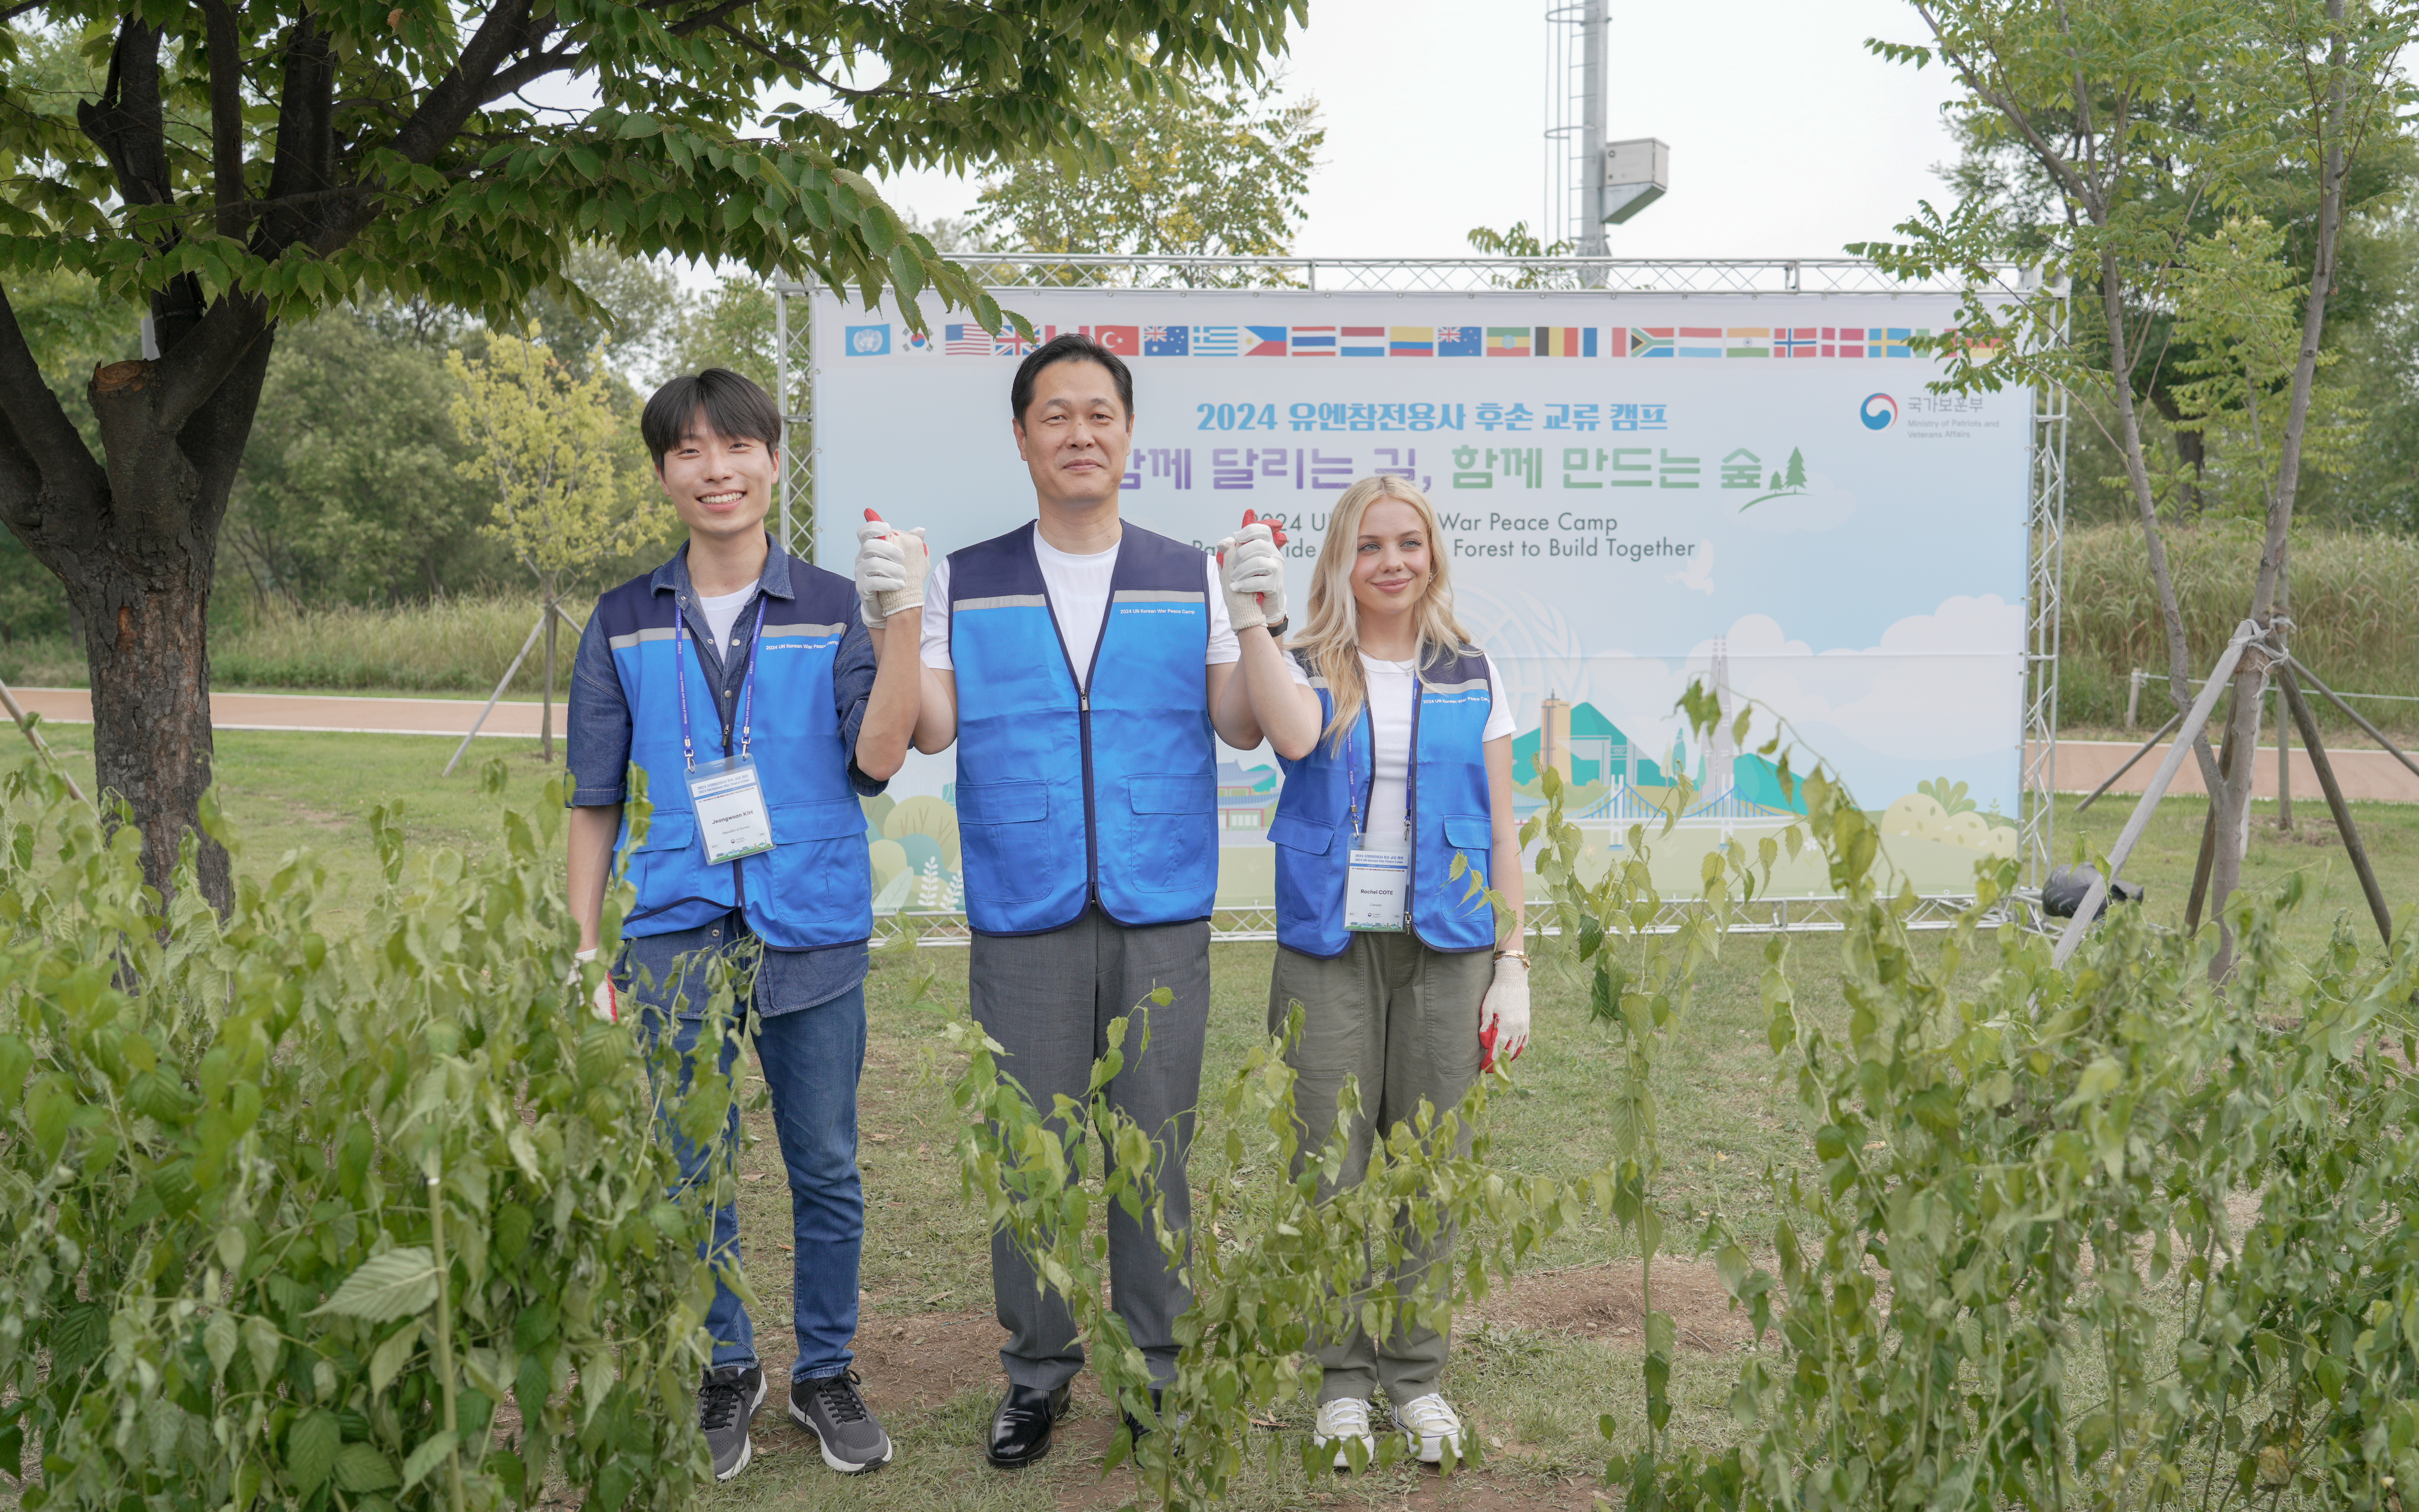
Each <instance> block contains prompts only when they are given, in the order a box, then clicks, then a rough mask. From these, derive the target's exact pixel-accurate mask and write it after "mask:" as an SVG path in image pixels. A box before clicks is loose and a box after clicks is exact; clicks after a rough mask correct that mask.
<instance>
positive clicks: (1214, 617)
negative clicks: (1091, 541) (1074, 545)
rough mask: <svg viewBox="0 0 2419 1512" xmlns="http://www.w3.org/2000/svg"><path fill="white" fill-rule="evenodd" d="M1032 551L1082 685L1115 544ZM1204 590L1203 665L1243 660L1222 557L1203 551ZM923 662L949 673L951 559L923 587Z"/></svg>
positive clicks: (1097, 638) (1042, 546)
mask: <svg viewBox="0 0 2419 1512" xmlns="http://www.w3.org/2000/svg"><path fill="white" fill-rule="evenodd" d="M1033 554H1034V555H1035V556H1036V557H1037V558H1039V559H1040V563H1041V584H1042V586H1043V587H1044V588H1046V589H1048V590H1049V591H1050V609H1051V612H1052V613H1054V614H1055V615H1056V616H1057V618H1058V640H1059V643H1060V644H1061V645H1063V646H1065V647H1066V648H1067V665H1069V666H1070V667H1072V668H1074V669H1075V686H1076V687H1084V686H1085V685H1086V682H1087V680H1088V679H1089V678H1090V676H1091V673H1092V652H1093V649H1094V648H1095V647H1097V646H1098V645H1099V644H1100V643H1101V623H1102V621H1103V620H1105V619H1107V618H1108V614H1109V579H1110V578H1111V577H1113V576H1114V575H1115V574H1116V572H1117V548H1116V547H1114V546H1113V547H1111V548H1108V549H1107V550H1106V551H1096V552H1094V553H1092V554H1091V555H1090V556H1075V555H1072V554H1071V553H1069V552H1065V551H1061V550H1059V549H1058V548H1056V547H1054V546H1052V545H1051V544H1050V543H1049V542H1047V541H1045V540H1043V539H1041V537H1040V532H1036V533H1035V535H1034V537H1033ZM1201 583H1202V589H1203V591H1204V592H1205V593H1207V594H1209V595H1210V654H1209V655H1208V656H1205V657H1203V658H1202V663H1201V664H1202V665H1203V666H1205V667H1224V666H1225V665H1226V664H1227V663H1229V662H1234V661H1240V660H1241V659H1242V656H1243V648H1242V647H1241V646H1240V645H1238V644H1236V642H1235V627H1234V625H1233V624H1232V623H1231V622H1230V621H1229V620H1228V619H1227V617H1226V595H1225V594H1224V593H1222V592H1220V590H1219V587H1218V559H1217V558H1216V557H1213V556H1211V555H1210V553H1208V552H1206V551H1205V552H1203V553H1202V554H1201ZM923 654H924V665H925V666H927V667H938V668H939V669H941V670H942V671H954V670H955V669H956V666H957V664H956V663H955V662H954V661H952V660H950V659H949V561H948V558H947V557H943V558H942V559H941V560H940V561H939V562H936V563H933V564H932V577H931V579H929V580H928V581H927V582H926V583H925V586H924V653H923Z"/></svg>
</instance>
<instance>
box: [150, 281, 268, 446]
mask: <svg viewBox="0 0 2419 1512" xmlns="http://www.w3.org/2000/svg"><path fill="white" fill-rule="evenodd" d="M268 329H269V319H268V309H267V306H265V305H264V304H262V302H261V301H259V300H257V299H255V298H254V297H253V296H252V295H249V294H245V293H241V292H239V291H238V292H229V293H226V294H222V295H220V296H219V297H218V299H217V300H216V301H214V302H212V304H211V305H210V307H209V311H208V314H206V315H204V316H202V318H201V322H200V323H199V324H197V325H196V326H194V327H193V330H192V331H191V332H189V333H187V335H186V336H185V338H184V339H183V340H182V341H180V342H178V343H177V346H176V348H175V349H174V350H173V351H172V350H169V349H168V348H166V347H162V349H161V354H160V361H159V362H158V363H156V364H154V367H155V372H154V376H153V378H152V382H153V383H155V384H156V385H158V388H159V397H158V398H157V399H156V400H154V401H153V404H152V414H153V416H154V417H155V423H156V424H158V426H159V427H160V429H162V430H163V431H166V432H169V433H171V434H174V433H175V432H177V431H180V430H182V429H184V428H185V422H186V421H188V420H191V419H192V418H193V412H194V411H195V410H197V409H201V407H202V406H203V405H205V404H207V403H208V401H209V397H210V395H211V394H213V393H217V392H218V387H219V385H220V384H221V383H223V382H224V381H225V380H226V378H227V375H228V374H229V373H230V372H232V371H233V370H234V368H235V364H236V362H237V360H238V359H239V358H240V357H242V356H243V354H244V353H245V352H246V351H248V350H250V349H251V347H252V344H253V343H254V342H255V341H257V340H259V339H260V337H261V335H262V334H263V333H264V332H267V331H268Z"/></svg>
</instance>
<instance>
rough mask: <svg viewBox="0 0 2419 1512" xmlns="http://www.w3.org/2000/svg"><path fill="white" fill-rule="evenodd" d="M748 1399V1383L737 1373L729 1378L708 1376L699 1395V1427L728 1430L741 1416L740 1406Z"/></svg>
mask: <svg viewBox="0 0 2419 1512" xmlns="http://www.w3.org/2000/svg"><path fill="white" fill-rule="evenodd" d="M746 1399H747V1381H746V1380H745V1379H744V1378H743V1377H741V1376H740V1375H739V1374H738V1373H737V1372H736V1371H734V1372H732V1374H730V1375H728V1376H720V1375H716V1376H708V1377H706V1378H705V1384H704V1385H703V1386H702V1387H700V1388H699V1390H698V1394H697V1426H698V1427H699V1428H701V1429H709V1428H727V1427H730V1426H731V1425H732V1422H733V1421H735V1420H736V1419H737V1418H738V1416H739V1405H740V1403H741V1402H743V1401H745V1400H746Z"/></svg>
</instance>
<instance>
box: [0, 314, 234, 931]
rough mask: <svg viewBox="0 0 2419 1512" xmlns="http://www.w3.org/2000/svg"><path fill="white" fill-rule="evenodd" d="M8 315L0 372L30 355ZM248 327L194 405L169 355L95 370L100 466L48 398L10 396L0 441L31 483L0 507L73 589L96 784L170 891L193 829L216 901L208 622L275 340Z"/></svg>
mask: <svg viewBox="0 0 2419 1512" xmlns="http://www.w3.org/2000/svg"><path fill="white" fill-rule="evenodd" d="M11 315H12V313H11V312H8V311H7V309H6V307H5V305H0V326H5V327H6V331H5V332H0V347H11V348H13V349H12V350H11V349H0V368H6V367H15V366H19V365H20V363H22V358H23V346H22V338H21V337H19V338H17V340H15V341H9V340H8V338H9V337H15V336H16V330H15V322H14V320H13V318H12V317H9V316H11ZM230 323H233V322H232V321H231V322H230ZM250 324H251V330H250V331H248V332H247V331H242V330H236V331H226V330H222V331H220V332H216V333H214V335H215V338H216V342H223V344H224V346H225V347H232V348H233V349H232V350H230V351H228V352H227V358H228V361H227V363H226V364H225V366H224V367H223V369H222V371H223V373H224V377H223V378H222V379H221V380H220V381H219V382H218V383H217V384H216V385H215V386H214V387H211V388H210V389H208V392H207V393H204V394H203V395H202V396H201V397H200V398H199V399H198V401H195V400H194V398H193V392H192V391H190V390H186V391H183V392H180V391H179V384H178V383H177V381H175V380H163V378H162V370H163V368H164V367H165V366H166V364H165V363H162V362H160V361H134V362H126V363H111V364H109V365H108V366H106V367H101V368H98V369H96V370H95V371H94V373H93V377H92V381H91V383H90V385H89V387H88V388H87V390H86V393H87V394H88V396H89V397H90V399H91V401H92V408H93V413H94V416H95V418H96V419H97V420H98V421H99V422H100V436H101V443H102V447H103V455H104V456H105V458H106V460H105V461H104V462H102V463H100V465H98V466H96V465H95V463H94V461H93V459H92V456H91V454H90V453H89V452H88V451H86V450H85V448H84V446H83V443H82V442H81V440H75V439H74V436H73V432H72V431H67V430H64V429H63V428H62V427H60V426H58V425H56V424H54V417H59V415H60V412H59V411H58V410H56V409H55V401H54V400H52V401H51V404H52V406H53V408H51V409H49V410H48V411H47V412H43V411H42V410H41V409H39V407H38V406H37V405H35V404H28V405H27V406H26V407H25V408H23V409H21V408H20V407H19V406H18V405H17V404H16V403H14V402H12V403H11V404H10V405H9V406H8V411H7V414H6V420H7V424H6V425H5V426H0V443H5V442H8V441H12V440H13V441H15V442H16V443H17V444H16V446H15V447H14V448H9V447H7V446H6V445H0V472H6V473H7V474H8V476H7V477H6V478H5V479H0V482H6V483H12V484H18V485H20V486H21V490H20V489H12V490H0V491H6V492H8V493H9V494H10V495H11V497H10V498H8V499H6V500H0V502H6V503H8V504H10V505H12V506H13V507H9V508H7V509H0V514H5V515H6V516H7V518H8V525H9V528H10V529H11V530H12V531H13V532H15V533H16V535H17V536H18V537H19V539H21V540H23V542H24V543H25V546H26V548H27V549H28V550H29V551H31V552H32V553H33V555H34V557H35V558H36V560H38V561H39V562H40V563H42V564H43V565H44V566H46V567H48V568H50V569H51V570H52V571H53V572H54V573H56V574H58V576H59V579H60V580H61V581H62V582H63V583H64V584H65V585H66V589H67V595H68V603H69V608H70V609H72V610H73V611H74V615H75V624H76V627H77V629H78V632H79V633H80V635H81V636H82V639H83V640H84V649H85V666H86V668H87V669H88V670H89V671H90V674H91V681H92V711H93V766H94V775H95V777H96V778H97V779H99V786H100V790H101V791H102V792H103V793H105V794H108V795H113V796H114V797H116V798H117V799H119V800H122V801H123V802H124V803H125V804H126V806H127V808H128V809H129V810H131V813H132V816H133V821H134V823H135V825H137V826H138V827H140V828H141V830H142V831H143V875H144V880H145V881H146V882H148V883H149V884H150V885H151V886H153V887H157V888H159V889H160V891H161V893H162V895H163V896H164V895H166V894H167V893H168V892H169V891H170V890H171V889H172V887H173V884H174V878H175V872H176V867H177V858H178V855H179V853H180V851H181V850H182V848H183V846H184V845H185V843H186V838H187V836H188V835H189V834H191V835H193V838H194V840H195V841H196V842H197V854H196V856H195V869H196V880H197V881H198V883H199V885H200V887H201V890H202V896H203V897H204V898H206V899H207V900H208V902H209V903H211V905H212V906H214V907H216V908H218V909H220V910H221V911H224V909H225V908H226V907H227V906H228V905H229V903H231V902H232V901H233V892H232V888H231V886H230V881H229V877H228V873H227V856H226V852H225V851H224V850H223V849H222V848H221V847H220V846H219V844H218V843H217V842H216V841H212V840H210V839H208V837H207V836H203V835H201V834H200V833H199V829H200V826H199V814H200V806H201V796H202V791H203V790H204V789H205V788H207V787H208V786H209V783H210V761H211V753H212V751H211V742H210V717H209V687H210V664H209V649H208V620H209V605H210V588H211V579H212V576H213V574H214V573H215V571H216V569H217V565H218V534H219V526H220V524H221V522H222V521H223V519H224V517H225V514H226V505H227V496H228V494H229V492H230V491H231V490H232V489H233V487H234V484H235V475H236V470H237V468H238V466H239V464H240V462H241V460H242V456H243V442H244V438H245V436H246V435H247V434H248V433H249V431H250V430H251V426H252V418H253V411H254V409H256V408H257V406H258V404H259V400H260V386H261V380H262V378H264V377H265V376H266V374H267V372H268V366H269V353H270V346H271V344H272V332H271V330H270V327H269V326H268V325H267V323H266V322H265V321H260V320H257V319H254V320H252V321H251V322H250ZM186 339H187V340H189V341H192V340H196V339H200V338H197V337H196V336H194V335H193V334H188V335H187V337H186ZM214 344H215V343H214ZM12 360H15V361H12ZM27 365H29V364H27ZM16 397H17V394H16V393H11V399H12V400H14V399H15V398H16ZM39 399H41V400H50V399H51V396H50V395H49V394H48V393H47V392H45V393H41V394H40V395H39ZM179 421H181V423H180V424H179V423H178V422H179ZM70 443H71V444H70ZM103 802H104V809H103V811H104V813H109V812H110V809H109V807H108V802H107V800H106V799H104V800H103Z"/></svg>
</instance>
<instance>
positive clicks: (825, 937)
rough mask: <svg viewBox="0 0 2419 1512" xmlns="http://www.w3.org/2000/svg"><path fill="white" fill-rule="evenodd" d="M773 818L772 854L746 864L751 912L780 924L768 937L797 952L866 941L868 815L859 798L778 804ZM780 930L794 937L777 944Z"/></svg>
mask: <svg viewBox="0 0 2419 1512" xmlns="http://www.w3.org/2000/svg"><path fill="white" fill-rule="evenodd" d="M768 817H770V818H771V820H772V822H773V849H772V851H771V852H770V853H769V854H768V855H765V856H759V857H755V858H752V859H750V860H748V861H747V862H744V863H742V864H743V865H745V866H747V868H748V869H749V870H748V883H747V888H748V890H747V898H748V903H749V905H750V908H751V911H752V910H755V909H762V910H763V911H764V913H765V915H766V916H768V918H769V919H770V920H772V921H773V922H774V923H775V929H772V930H766V931H765V938H766V939H767V940H768V941H770V942H771V943H774V944H777V945H783V946H788V947H791V948H793V949H794V948H795V947H796V946H798V945H801V944H806V943H809V942H811V943H813V944H819V945H820V944H839V943H841V942H843V941H847V940H853V939H862V938H864V937H865V933H866V932H867V930H868V929H869V928H870V927H871V920H870V919H869V918H868V917H867V916H868V913H869V910H870V909H871V905H872V900H873V873H872V867H871V862H870V861H869V859H868V858H867V855H866V849H865V810H863V809H861V808H859V807H858V806H857V804H856V800H855V799H854V798H824V799H819V800H814V801H810V802H805V803H777V804H774V805H773V806H772V808H771V810H770V811H769V814H768ZM760 894H761V895H760ZM759 927H760V928H763V926H762V925H760V926H759ZM781 930H786V931H788V932H789V933H787V935H786V936H783V937H777V933H778V931H781Z"/></svg>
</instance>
